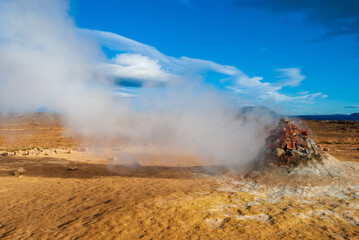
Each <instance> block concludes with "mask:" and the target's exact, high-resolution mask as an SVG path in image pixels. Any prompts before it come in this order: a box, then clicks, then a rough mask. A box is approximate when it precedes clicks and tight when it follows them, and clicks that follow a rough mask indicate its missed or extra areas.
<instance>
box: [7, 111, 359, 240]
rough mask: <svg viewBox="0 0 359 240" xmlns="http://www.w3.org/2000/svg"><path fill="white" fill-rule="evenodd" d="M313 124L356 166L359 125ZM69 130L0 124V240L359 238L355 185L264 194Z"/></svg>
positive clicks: (35, 123)
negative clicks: (97, 142)
mask: <svg viewBox="0 0 359 240" xmlns="http://www.w3.org/2000/svg"><path fill="white" fill-rule="evenodd" d="M307 125H308V126H310V127H311V129H312V130H313V134H314V136H315V140H316V141H318V142H319V143H320V144H321V145H324V146H326V147H328V148H329V153H330V154H333V155H334V156H335V157H337V158H338V159H339V160H341V161H352V162H359V150H358V148H359V123H358V122H332V121H330V122H323V121H320V122H317V121H307ZM66 131H67V130H66V129H65V128H64V127H63V126H62V125H61V122H60V121H59V119H58V118H57V117H54V116H53V115H44V114H32V115H27V116H18V115H14V116H11V117H7V118H5V117H1V118H0V150H1V151H2V152H9V156H0V179H1V181H0V238H1V239H359V186H358V185H357V184H356V183H354V182H349V181H346V180H345V179H338V178H332V179H329V181H328V182H329V183H322V184H318V183H316V182H315V181H313V184H310V183H311V180H310V179H306V184H303V185H300V184H298V182H295V181H294V184H291V185H290V184H289V185H285V184H273V183H272V184H269V185H266V184H263V183H257V182H255V181H251V180H250V179H245V178H244V177H243V176H240V175H239V174H238V175H234V174H229V173H227V171H226V170H225V169H222V168H221V167H218V166H201V165H202V164H201V161H199V159H196V158H195V157H193V156H188V155H184V154H179V153H173V152H171V151H167V150H163V149H161V150H158V149H156V148H154V147H152V146H147V147H144V146H131V145H126V144H117V143H116V144H114V145H108V146H103V148H100V149H98V148H96V149H92V148H89V149H82V148H79V147H81V146H83V144H85V145H86V146H91V145H93V144H94V142H95V141H94V140H88V141H86V142H84V141H83V140H80V138H79V137H78V136H70V135H66V134H65V135H63V133H66ZM35 148H40V149H41V151H40V150H38V149H36V150H33V149H35ZM28 150H30V151H34V152H38V154H39V155H22V154H23V153H24V154H26V153H27V151H28ZM54 150H56V152H57V153H55V152H54ZM69 150H72V151H71V152H69ZM14 152H17V153H21V154H18V155H13V153H14ZM45 154H46V155H45ZM114 156H118V159H114V158H113V157H114ZM353 164H355V163H353ZM353 166H355V165H353ZM20 167H23V168H24V169H26V171H27V172H26V174H24V175H21V176H20V177H15V176H13V175H12V174H11V173H12V172H13V171H14V170H16V169H18V168H20ZM71 169H72V170H71Z"/></svg>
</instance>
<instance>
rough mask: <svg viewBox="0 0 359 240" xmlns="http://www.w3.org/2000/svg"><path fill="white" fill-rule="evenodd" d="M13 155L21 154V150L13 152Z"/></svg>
mask: <svg viewBox="0 0 359 240" xmlns="http://www.w3.org/2000/svg"><path fill="white" fill-rule="evenodd" d="M14 155H15V156H22V152H21V151H17V152H14Z"/></svg>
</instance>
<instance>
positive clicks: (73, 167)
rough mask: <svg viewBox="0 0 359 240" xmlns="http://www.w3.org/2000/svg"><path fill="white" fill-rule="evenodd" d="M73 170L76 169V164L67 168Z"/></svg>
mask: <svg viewBox="0 0 359 240" xmlns="http://www.w3.org/2000/svg"><path fill="white" fill-rule="evenodd" d="M75 170H77V167H76V166H69V167H68V168H67V171H75Z"/></svg>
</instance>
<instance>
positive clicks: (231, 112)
mask: <svg viewBox="0 0 359 240" xmlns="http://www.w3.org/2000/svg"><path fill="white" fill-rule="evenodd" d="M67 10H68V4H67V2H64V1H61V0H51V1H48V0H2V1H1V2H0V56H1V57H0V111H1V112H26V111H34V110H36V109H38V108H46V109H48V110H49V111H52V112H58V113H61V114H62V116H63V118H64V120H65V121H66V124H67V125H68V126H69V127H70V128H71V129H72V130H73V131H76V132H78V133H81V134H84V135H90V136H96V137H99V138H101V139H103V140H104V141H105V140H106V139H116V138H126V139H127V140H128V141H130V142H132V143H136V144H149V143H150V144H155V145H158V146H169V147H171V148H173V149H177V150H183V151H186V152H189V153H192V154H195V155H197V156H199V157H202V158H204V159H210V160H213V161H215V162H217V163H230V164H240V163H248V162H249V161H250V160H252V159H253V158H254V157H255V156H256V155H257V153H258V152H259V150H260V148H261V147H262V145H263V143H264V137H265V133H266V129H265V127H266V126H268V125H269V124H272V123H273V118H272V116H271V114H267V113H265V112H260V111H259V112H256V113H253V112H250V113H248V114H246V116H245V117H238V115H239V112H238V111H237V110H238V106H236V104H233V102H232V101H233V96H227V95H225V94H222V93H219V92H218V91H216V90H214V89H213V88H211V87H210V86H207V85H206V84H205V83H204V82H203V81H202V80H201V78H200V77H199V76H200V75H199V74H198V73H199V72H201V71H202V72H203V71H208V70H211V71H216V72H219V73H222V74H225V75H228V76H229V78H230V79H229V80H228V81H230V82H231V87H232V88H233V89H234V90H236V91H238V92H240V91H243V92H246V93H248V94H254V95H255V94H259V95H258V96H266V95H268V93H270V94H271V96H275V97H277V98H280V97H282V98H283V95H279V96H277V94H279V93H278V92H277V90H280V89H281V88H282V87H284V86H296V85H298V84H299V83H300V82H301V81H302V80H303V79H304V77H303V76H302V75H301V74H300V72H298V71H297V70H296V69H280V70H279V71H281V72H282V74H283V76H282V77H283V79H284V77H288V79H289V80H288V81H286V80H283V79H282V81H280V82H278V83H277V84H269V83H263V82H261V80H262V78H260V77H253V78H250V77H248V76H247V75H246V74H244V73H243V72H242V71H240V70H239V69H237V68H235V67H232V66H224V65H220V64H217V63H214V62H211V61H207V60H201V59H192V58H187V57H182V58H180V59H177V58H173V57H168V56H166V55H164V54H162V53H161V52H159V51H157V50H156V49H155V48H153V47H150V46H147V45H145V44H142V43H138V42H136V41H133V40H131V39H127V38H125V37H122V36H119V35H116V34H112V33H106V32H101V31H94V30H81V29H78V28H77V27H76V26H75V24H74V22H73V20H72V18H71V17H69V15H68V14H67ZM99 40H101V42H102V43H103V42H104V41H105V42H106V45H107V46H108V47H110V48H112V49H115V50H118V51H122V52H124V53H121V54H118V55H117V56H116V57H115V58H114V59H112V60H109V61H106V59H105V57H104V54H103V53H102V52H101V50H100V49H101V48H100V45H99V44H98V43H97V42H98V41H99ZM126 82H127V83H128V82H130V83H133V82H135V83H140V85H141V86H142V88H138V90H137V91H136V90H135V91H134V92H135V93H133V92H131V90H128V89H127V90H126V89H125V90H124V91H122V89H120V90H121V91H120V92H117V93H116V92H115V90H116V89H117V88H118V84H119V83H120V84H121V83H122V84H123V83H126ZM164 86H165V87H164ZM118 96H121V97H118ZM306 96H307V97H308V96H309V94H306V95H304V96H303V95H301V96H300V97H301V98H303V99H304V98H306ZM132 99H133V100H132Z"/></svg>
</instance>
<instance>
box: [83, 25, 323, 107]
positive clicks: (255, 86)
mask: <svg viewBox="0 0 359 240" xmlns="http://www.w3.org/2000/svg"><path fill="white" fill-rule="evenodd" d="M82 31H83V33H85V34H87V35H89V36H91V37H92V38H94V39H97V41H99V42H100V44H102V45H104V46H106V47H108V48H110V49H112V50H115V51H119V52H123V53H122V54H118V55H117V56H116V57H115V58H113V59H111V60H110V61H109V62H108V63H105V64H103V66H102V68H101V69H102V71H104V72H105V74H108V75H109V76H110V77H112V78H116V79H117V80H119V82H121V80H123V81H128V80H133V81H135V82H139V83H141V86H142V85H148V86H153V85H163V84H166V83H169V82H171V81H175V80H178V79H182V78H183V76H185V75H187V74H193V73H206V72H209V71H213V72H217V73H221V74H223V75H225V76H227V77H224V78H223V79H221V81H222V82H223V83H224V84H226V85H227V88H228V89H231V90H233V91H234V92H235V93H236V94H239V95H246V96H249V97H251V98H253V99H256V100H258V101H261V100H270V101H279V102H283V101H294V100H295V101H299V102H304V103H305V102H312V101H313V100H314V99H315V98H317V97H327V96H326V95H324V94H322V93H309V92H301V93H298V94H296V95H287V94H284V93H282V91H283V88H285V87H297V86H299V85H300V84H301V82H302V81H303V80H304V79H305V78H306V76H304V75H302V73H301V71H300V69H299V68H280V69H275V72H277V73H278V75H277V77H276V78H277V79H278V81H276V82H264V81H263V78H262V77H260V76H254V77H250V76H248V75H247V74H245V73H244V72H243V71H241V70H240V69H238V68H236V67H234V66H230V65H222V64H218V63H216V62H213V61H210V60H203V59H195V58H189V57H180V58H175V57H171V56H167V55H165V54H163V53H161V52H160V51H159V50H157V49H156V48H155V47H152V46H149V45H146V44H143V43H140V42H137V41H134V40H132V39H129V38H126V37H123V36H121V35H118V34H115V33H110V32H102V31H98V30H89V29H83V30H82Z"/></svg>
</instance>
